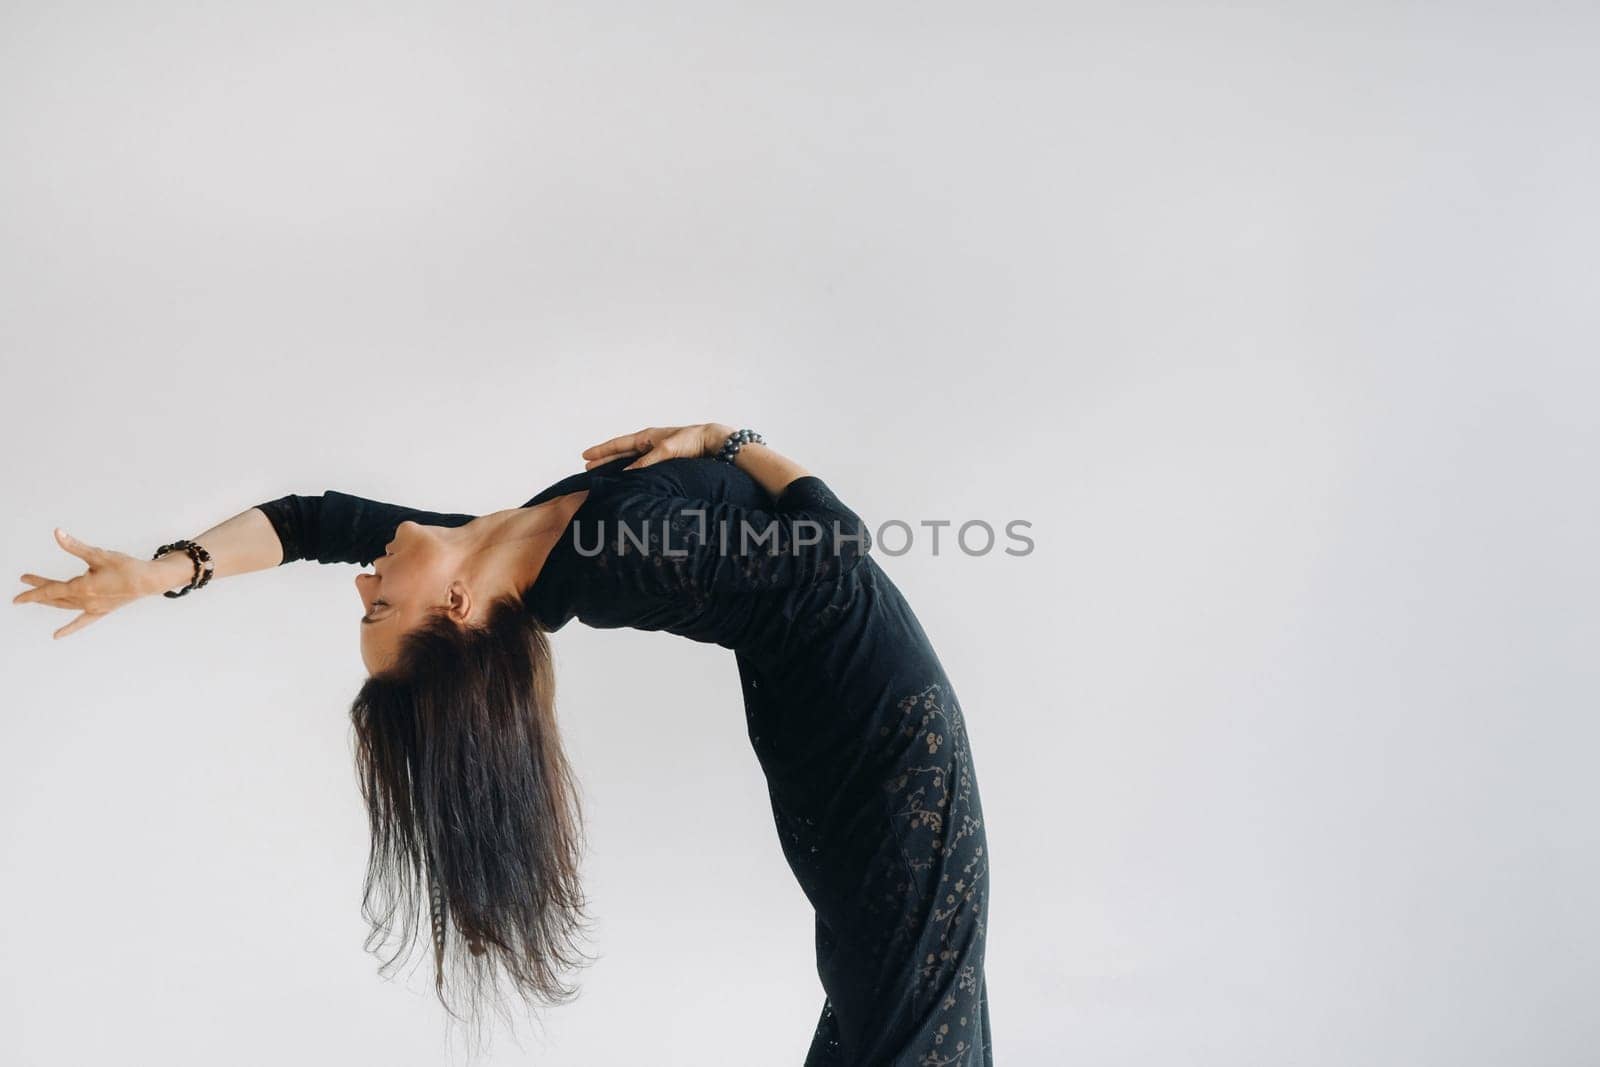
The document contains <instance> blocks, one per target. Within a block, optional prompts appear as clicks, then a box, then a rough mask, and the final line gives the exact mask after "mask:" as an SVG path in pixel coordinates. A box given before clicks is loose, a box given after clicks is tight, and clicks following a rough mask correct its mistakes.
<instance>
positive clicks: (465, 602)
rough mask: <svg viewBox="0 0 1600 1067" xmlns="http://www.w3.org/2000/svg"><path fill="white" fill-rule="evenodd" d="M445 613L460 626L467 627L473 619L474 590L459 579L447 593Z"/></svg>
mask: <svg viewBox="0 0 1600 1067" xmlns="http://www.w3.org/2000/svg"><path fill="white" fill-rule="evenodd" d="M445 611H446V613H447V614H448V615H449V616H450V618H451V619H452V620H454V621H455V623H456V624H457V625H458V626H465V625H466V624H467V620H468V619H470V618H471V617H472V590H470V589H468V588H467V587H466V584H465V583H463V582H462V581H461V579H459V578H457V579H455V580H454V581H452V582H451V583H450V587H449V589H447V590H446V591H445Z"/></svg>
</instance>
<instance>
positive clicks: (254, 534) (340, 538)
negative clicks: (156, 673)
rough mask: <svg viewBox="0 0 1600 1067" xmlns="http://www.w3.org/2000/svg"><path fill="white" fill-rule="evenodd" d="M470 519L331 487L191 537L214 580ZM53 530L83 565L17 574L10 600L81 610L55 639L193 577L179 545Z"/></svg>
mask: <svg viewBox="0 0 1600 1067" xmlns="http://www.w3.org/2000/svg"><path fill="white" fill-rule="evenodd" d="M473 518H475V516H473V515H467V514H461V513H453V512H434V511H422V510H420V509H417V508H408V507H403V506H401V505H399V504H386V503H384V502H382V501H377V500H367V499H365V498H363V497H358V496H351V495H350V494H348V493H339V492H335V491H332V490H330V491H328V492H325V493H322V494H321V495H319V496H296V495H290V496H284V497H279V498H278V499H277V500H271V501H267V502H265V503H262V504H259V505H257V506H255V507H252V508H249V509H247V510H245V511H241V512H240V513H239V514H237V515H234V516H232V517H231V518H229V519H226V520H224V521H223V522H221V523H218V524H217V525H215V526H213V527H211V528H210V529H208V530H206V531H204V532H203V533H199V534H195V535H194V536H192V537H191V538H190V540H192V541H195V542H196V543H198V544H199V545H200V546H201V547H202V548H204V549H205V550H206V551H207V552H208V553H210V555H211V566H212V572H211V581H212V583H215V582H216V581H217V580H218V579H221V578H228V577H232V576H234V575H237V574H248V573H249V572H251V571H260V570H266V569H268V568H269V567H276V566H279V565H280V564H283V563H289V562H292V561H293V560H297V559H314V560H316V561H318V562H319V563H360V564H362V565H366V564H367V563H370V562H372V560H374V559H376V558H377V557H378V556H380V555H382V554H383V546H384V545H385V544H387V543H388V541H389V539H390V538H391V537H393V536H394V528H395V527H396V526H398V525H400V523H401V522H403V521H405V520H406V519H411V520H413V521H415V522H419V523H423V524H426V525H434V526H462V525H465V524H466V523H468V522H470V521H472V519H473ZM55 537H56V543H57V544H59V545H60V546H61V548H62V549H64V550H65V551H67V552H69V553H71V554H72V555H74V556H76V557H78V559H80V560H82V561H83V563H84V566H85V570H84V572H83V573H82V574H80V575H78V576H77V577H75V578H69V579H65V580H60V581H57V580H55V579H51V578H45V577H43V576H41V575H38V574H32V573H28V574H23V575H22V578H21V580H22V581H23V582H25V583H27V584H28V585H30V586H32V587H33V588H31V589H27V590H24V591H23V592H21V593H18V594H17V595H16V596H15V597H13V598H12V600H11V602H12V603H13V604H48V605H50V606H51V607H57V608H64V609H66V610H68V611H78V612H80V614H79V615H78V617H77V618H75V619H73V620H72V621H71V622H69V623H67V624H66V625H65V626H63V627H61V628H60V629H59V630H57V631H56V632H55V633H54V634H53V635H52V636H54V637H56V638H62V637H66V636H67V635H68V634H72V633H76V632H77V631H78V630H81V629H83V628H84V627H85V626H88V625H89V624H90V623H92V622H95V621H96V620H98V619H100V618H101V617H103V616H105V615H109V614H110V613H111V612H113V611H115V610H116V609H117V608H120V607H122V606H123V605H125V604H129V603H132V602H133V601H135V600H138V599H140V598H142V597H147V596H154V595H156V594H158V593H162V592H165V591H167V590H177V589H181V588H183V587H184V586H186V585H188V584H189V582H190V580H191V579H192V578H193V577H194V563H193V561H191V560H190V559H189V556H188V554H187V553H185V552H169V553H167V554H166V555H165V556H162V557H161V558H160V559H157V560H152V559H143V558H140V557H137V556H131V555H129V554H127V553H126V552H118V551H116V550H115V549H109V548H101V547H99V546H96V545H91V544H88V543H86V542H84V541H80V540H78V539H77V538H76V537H73V536H72V535H71V534H69V533H67V532H66V531H65V530H61V529H57V530H56V531H55ZM174 539H175V538H174ZM153 547H154V546H152V550H153ZM191 595H193V594H191ZM200 595H204V590H201V591H200Z"/></svg>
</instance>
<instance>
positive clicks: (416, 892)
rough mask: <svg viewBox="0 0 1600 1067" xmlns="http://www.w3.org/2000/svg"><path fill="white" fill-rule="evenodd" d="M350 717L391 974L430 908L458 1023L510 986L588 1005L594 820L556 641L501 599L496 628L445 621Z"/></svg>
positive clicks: (374, 941)
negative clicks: (578, 972) (585, 977)
mask: <svg viewBox="0 0 1600 1067" xmlns="http://www.w3.org/2000/svg"><path fill="white" fill-rule="evenodd" d="M350 719H351V723H352V724H353V726H354V733H355V762H356V773H357V775H358V777H359V778H360V783H361V795H362V798H363V799H364V800H365V801H366V806H367V815H368V822H369V824H370V826H371V830H372V844H371V851H370V853H369V855H368V862H367V876H366V883H365V886H364V889H363V900H362V915H363V916H364V917H365V918H366V920H367V922H368V923H369V924H370V926H371V931H370V933H369V935H368V937H367V941H366V947H367V949H368V951H371V952H373V953H374V954H377V955H379V956H380V958H382V959H383V963H382V965H381V966H380V973H384V974H389V973H391V972H392V970H393V968H395V967H396V966H398V965H399V964H400V963H401V962H403V961H404V960H406V959H409V958H410V956H411V951H412V948H413V945H414V944H415V941H416V935H417V932H418V927H419V925H420V923H421V920H422V915H423V913H424V910H426V911H427V912H428V914H429V925H430V927H431V931H432V935H433V948H434V953H433V955H434V989H435V992H436V993H437V995H438V997H439V1000H440V1002H441V1003H442V1004H443V1005H444V1006H445V1009H446V1010H447V1011H448V1012H450V1014H451V1015H453V1016H456V1017H457V1018H467V1017H470V1018H472V1019H474V1020H475V1021H478V1022H481V1021H482V1019H481V1009H482V1007H483V1006H484V1005H485V1003H486V1002H487V1003H489V1004H490V1005H492V1006H493V1007H495V1008H496V1010H497V1011H499V1010H500V1009H501V1008H502V1007H503V1006H504V1005H503V1000H504V998H502V997H501V996H500V995H499V994H500V985H501V976H504V977H505V978H508V979H509V980H510V983H511V986H512V992H513V993H514V994H516V995H517V996H519V997H520V998H521V999H522V1000H523V1002H525V1003H526V1004H527V1005H528V1006H529V1007H532V1006H533V1005H534V1004H535V1003H536V1002H545V1003H552V1004H555V1003H562V1002H564V1001H567V1000H570V999H571V998H572V997H574V996H576V995H577V988H576V986H575V985H573V984H570V983H568V982H566V981H564V980H563V972H564V971H565V970H567V969H570V968H575V967H578V966H581V965H582V964H583V963H585V962H587V961H588V960H589V959H590V957H588V956H587V955H586V954H585V953H583V952H582V951H581V950H580V949H579V948H578V941H579V939H580V938H581V937H582V936H585V935H586V928H587V925H588V920H587V918H586V916H585V915H584V908H585V906H586V902H585V900H584V898H583V895H582V893H581V891H580V887H579V883H578V866H579V860H580V854H581V851H582V814H581V811H580V808H579V804H578V793H577V781H576V779H575V778H574V777H573V774H572V770H571V768H570V766H569V765H568V763H567V760H566V756H565V755H564V753H563V752H562V749H561V740H560V735H559V734H558V732H557V729H556V717H555V675H554V672H553V670H552V667H551V658H550V644H549V640H548V637H547V636H546V634H545V632H544V630H543V628H542V627H541V626H540V625H539V624H538V623H537V622H536V621H535V620H534V618H533V617H532V615H531V614H530V613H528V612H527V611H526V610H525V609H524V608H523V605H522V601H521V600H520V598H518V597H516V596H513V595H506V596H502V597H500V598H497V599H496V600H495V601H494V602H493V603H492V604H491V605H490V608H489V610H488V612H487V615H486V619H485V622H484V624H483V625H482V626H481V627H465V626H462V625H460V624H458V623H457V622H455V621H454V620H452V619H451V618H450V617H449V616H448V615H446V614H444V613H443V612H442V611H439V612H436V613H434V614H432V615H430V616H429V617H428V618H427V619H426V621H424V622H423V623H421V624H419V625H418V626H416V627H415V628H414V629H412V630H411V631H410V632H409V633H407V634H406V635H405V636H404V637H403V638H402V639H401V642H400V645H399V648H398V655H397V657H396V665H395V666H394V667H392V668H391V669H389V670H386V671H384V672H383V673H382V674H380V675H373V676H371V677H369V678H368V679H367V680H366V682H365V683H364V684H363V685H362V686H361V691H360V692H359V693H358V694H357V695H356V698H355V702H354V703H353V704H352V705H351V708H350ZM424 902H426V904H427V906H426V909H425V908H424ZM396 939H397V940H398V944H397V945H396V946H395V948H394V950H393V952H392V953H391V954H389V955H388V956H387V957H384V956H383V953H384V947H385V946H386V945H388V944H389V943H390V942H391V940H396ZM462 1008H465V1009H466V1010H465V1012H463V1011H461V1010H460V1009H462ZM502 1014H504V1013H503V1012H502Z"/></svg>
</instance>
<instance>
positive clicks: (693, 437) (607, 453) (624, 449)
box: [583, 422, 733, 471]
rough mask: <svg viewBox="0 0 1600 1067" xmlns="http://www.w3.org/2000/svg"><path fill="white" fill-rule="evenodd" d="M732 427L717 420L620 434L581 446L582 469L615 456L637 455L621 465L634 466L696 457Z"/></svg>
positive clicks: (705, 453)
mask: <svg viewBox="0 0 1600 1067" xmlns="http://www.w3.org/2000/svg"><path fill="white" fill-rule="evenodd" d="M732 432H733V431H732V430H731V429H729V428H728V427H726V426H724V425H723V424H722V423H720V422H702V423H700V424H699V425H696V426H649V427H646V428H645V429H643V430H640V431H639V432H637V433H628V434H623V435H622V436H621V437H613V438H612V439H611V440H609V441H603V442H601V443H600V444H598V445H595V446H593V447H592V448H586V449H584V450H583V458H584V459H585V460H587V462H586V463H584V465H583V469H584V470H593V469H594V468H595V467H598V466H600V464H602V463H609V462H610V461H612V460H614V459H616V458H617V457H619V456H638V457H639V458H638V459H636V460H634V461H633V462H632V463H630V464H628V465H627V466H626V467H624V468H622V469H623V470H625V471H631V470H638V469H639V468H641V467H648V466H650V465H651V464H654V463H660V462H661V461H662V460H664V459H700V458H701V457H704V456H709V455H711V454H712V453H713V452H715V451H716V450H717V449H719V448H721V447H722V442H723V441H724V440H726V439H727V436H728V435H729V434H730V433H732Z"/></svg>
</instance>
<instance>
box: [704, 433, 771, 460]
mask: <svg viewBox="0 0 1600 1067" xmlns="http://www.w3.org/2000/svg"><path fill="white" fill-rule="evenodd" d="M752 442H754V443H755V444H758V445H764V444H766V443H767V439H766V438H765V437H762V436H761V435H760V434H758V433H756V432H755V431H754V430H735V431H734V432H733V433H730V434H729V435H728V439H727V440H726V441H724V442H722V449H721V451H719V452H718V453H717V454H716V456H714V457H713V458H715V459H720V460H722V462H724V463H732V462H733V457H734V456H736V455H738V454H739V449H741V448H743V447H744V446H745V445H748V444H750V443H752Z"/></svg>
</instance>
